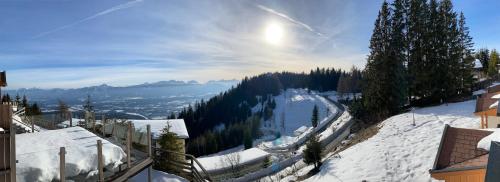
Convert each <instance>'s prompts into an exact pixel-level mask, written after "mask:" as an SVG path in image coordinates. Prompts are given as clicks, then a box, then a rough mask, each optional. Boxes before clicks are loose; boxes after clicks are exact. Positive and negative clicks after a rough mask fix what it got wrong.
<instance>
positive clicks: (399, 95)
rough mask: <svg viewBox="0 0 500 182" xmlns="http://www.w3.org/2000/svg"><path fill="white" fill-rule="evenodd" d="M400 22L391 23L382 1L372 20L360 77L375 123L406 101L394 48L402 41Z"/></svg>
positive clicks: (399, 55) (397, 50) (400, 65)
mask: <svg viewBox="0 0 500 182" xmlns="http://www.w3.org/2000/svg"><path fill="white" fill-rule="evenodd" d="M398 16H399V15H398ZM396 18H397V17H396ZM399 21H401V20H397V22H396V23H391V13H390V8H389V5H388V3H387V2H385V1H384V3H383V4H382V8H381V10H380V12H379V15H378V17H377V20H376V21H375V28H374V30H373V34H372V37H371V40H370V55H369V56H368V62H367V65H366V67H365V75H364V76H363V78H364V82H363V83H364V88H363V99H364V105H365V107H366V109H367V111H368V112H370V115H372V116H373V118H372V119H375V120H380V119H383V118H385V117H388V116H389V115H391V114H395V113H397V112H399V109H400V108H401V106H403V104H404V99H405V98H406V96H405V93H406V87H405V80H404V72H403V59H404V58H402V56H403V54H404V53H403V52H402V50H401V49H400V48H398V47H397V46H398V45H400V42H399V41H402V40H401V39H402V33H401V31H402V28H401V27H402V26H401V25H399V24H400V23H398V22H399ZM392 29H395V31H392ZM396 29H397V30H396Z"/></svg>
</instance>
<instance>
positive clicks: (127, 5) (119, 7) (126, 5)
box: [33, 0, 144, 38]
mask: <svg viewBox="0 0 500 182" xmlns="http://www.w3.org/2000/svg"><path fill="white" fill-rule="evenodd" d="M142 1H144V0H133V1H130V2H126V3H123V4H119V5H116V6H113V7H111V8H109V9H106V10H104V11H101V12H99V13H96V14H94V15H92V16H89V17H86V18H84V19H81V20H78V21H76V22H73V23H70V24H66V25H63V26H60V27H57V28H55V29H53V30H50V31H46V32H42V33H40V34H38V35H36V36H34V37H33V38H40V37H44V36H46V35H49V34H52V33H55V32H58V31H61V30H64V29H67V28H70V27H72V26H75V25H78V24H80V23H84V22H86V21H89V20H92V19H95V18H98V17H100V16H104V15H107V14H109V13H112V12H115V11H118V10H122V9H126V8H131V7H133V6H134V5H135V4H137V3H140V2H142Z"/></svg>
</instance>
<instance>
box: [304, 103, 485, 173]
mask: <svg viewBox="0 0 500 182" xmlns="http://www.w3.org/2000/svg"><path fill="white" fill-rule="evenodd" d="M474 106H475V101H467V102H461V103H454V104H449V105H448V106H446V105H441V106H436V107H429V108H422V109H417V110H416V111H415V119H416V125H415V126H413V125H412V122H413V117H412V113H411V112H410V113H404V114H400V115H396V116H394V117H391V118H389V119H387V120H385V121H383V122H382V123H381V124H380V126H381V128H380V130H379V132H378V133H377V134H376V135H375V136H373V137H372V138H369V139H368V140H366V141H364V142H362V143H359V144H357V145H354V146H352V147H350V148H348V149H347V150H344V151H342V152H340V158H332V159H328V160H326V161H325V162H324V164H323V166H322V167H321V171H320V173H319V174H317V175H315V176H313V177H311V178H309V179H308V180H307V181H315V182H316V181H344V182H347V181H356V182H358V181H362V180H367V181H432V178H431V177H430V175H429V172H428V170H429V169H431V168H432V165H433V163H434V158H435V157H436V152H437V149H438V147H439V142H440V140H441V135H442V132H443V129H444V125H445V124H449V125H451V126H453V127H463V128H479V119H478V118H477V117H475V116H474V115H473V114H472V113H473V112H474Z"/></svg>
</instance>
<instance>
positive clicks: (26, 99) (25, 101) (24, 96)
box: [21, 95, 29, 107]
mask: <svg viewBox="0 0 500 182" xmlns="http://www.w3.org/2000/svg"><path fill="white" fill-rule="evenodd" d="M21 106H22V107H29V104H28V98H27V97H26V95H23V101H22V103H21Z"/></svg>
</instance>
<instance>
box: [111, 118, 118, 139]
mask: <svg viewBox="0 0 500 182" xmlns="http://www.w3.org/2000/svg"><path fill="white" fill-rule="evenodd" d="M111 135H112V136H113V137H114V138H115V140H116V138H117V136H116V119H113V131H111Z"/></svg>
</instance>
